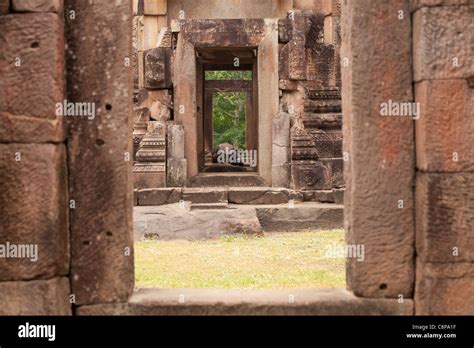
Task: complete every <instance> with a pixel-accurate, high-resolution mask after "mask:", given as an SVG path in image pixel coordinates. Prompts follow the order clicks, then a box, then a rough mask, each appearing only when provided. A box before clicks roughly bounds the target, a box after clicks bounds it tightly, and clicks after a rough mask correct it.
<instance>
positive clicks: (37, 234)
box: [0, 0, 474, 315]
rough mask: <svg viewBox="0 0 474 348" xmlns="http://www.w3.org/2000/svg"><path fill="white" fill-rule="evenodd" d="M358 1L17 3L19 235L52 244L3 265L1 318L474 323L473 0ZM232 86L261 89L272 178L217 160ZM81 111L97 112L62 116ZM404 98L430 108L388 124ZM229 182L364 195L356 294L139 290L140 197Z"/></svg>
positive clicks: (11, 60) (13, 70) (11, 56)
mask: <svg viewBox="0 0 474 348" xmlns="http://www.w3.org/2000/svg"><path fill="white" fill-rule="evenodd" d="M340 5H341V9H340V10H339V6H338V3H337V2H333V1H329V0H278V1H277V0H275V1H267V0H263V1H254V0H205V1H204V0H203V1H199V0H193V1H191V0H189V1H188V0H168V1H165V0H145V1H132V0H121V1H84V0H67V1H61V0H0V29H1V30H0V216H1V219H0V244H4V243H6V242H7V241H9V242H11V243H17V244H35V245H37V247H38V259H37V262H34V263H32V262H31V261H30V260H28V259H19V258H15V259H13V258H0V314H2V315H12V314H31V315H73V314H74V315H93V314H138V315H140V314H145V315H153V314H156V315H165V314H171V315H176V314H184V315H190V314H193V315H196V314H241V315H242V314H244V315H245V314H254V315H255V314H267V315H268V314H280V315H281V314H300V315H302V314H304V315H321V314H326V315H348V314H356V315H363V314H366V315H414V314H417V315H437V314H438V315H440V314H441V315H445V314H449V315H472V314H473V313H474V238H473V231H474V228H473V221H474V152H473V142H474V140H473V134H474V117H473V110H474V106H473V105H474V104H473V101H474V92H473V91H474V65H473V64H472V57H473V50H474V47H473V41H472V33H473V32H474V31H473V21H472V18H473V11H474V5H473V2H472V0H384V1H373V0H344V1H341V2H340ZM73 15H74V16H73ZM132 23H133V25H132ZM132 26H133V27H134V30H132ZM339 33H340V35H339ZM132 41H133V43H134V46H135V47H134V48H133V49H132V44H131V43H132ZM339 43H340V45H339ZM339 47H340V50H339ZM234 58H239V59H238V62H239V64H237V65H234V64H235V60H234ZM339 59H340V62H341V65H340V67H339V64H338V63H337V62H338V61H339ZM222 65H224V66H222ZM211 69H218V70H211ZM220 69H224V70H226V69H231V71H234V72H235V71H236V69H244V70H243V71H246V74H247V75H246V76H247V77H248V76H251V78H250V79H249V78H247V79H245V78H243V79H236V80H233V81H231V82H229V81H228V80H227V81H226V80H225V79H220V80H219V79H216V78H215V76H216V74H211V73H208V74H206V72H209V71H211V72H212V71H221V70H220ZM237 71H242V70H237ZM250 72H251V73H250ZM209 75H210V76H214V78H212V79H208V78H207V77H206V76H209ZM226 76H227V75H226ZM229 76H230V75H229ZM132 79H133V82H134V87H132ZM249 81H250V82H249ZM216 90H218V91H221V90H224V91H226V90H227V91H229V90H231V91H237V92H235V93H240V94H241V95H244V96H245V98H242V100H245V104H246V105H245V106H246V107H245V122H244V124H245V125H246V126H245V127H244V128H245V135H246V137H245V139H244V141H241V143H240V144H241V146H245V147H248V148H249V149H254V150H257V151H258V162H257V167H255V168H254V167H250V168H248V166H246V165H243V166H235V165H232V166H228V165H227V164H224V165H222V163H217V164H216V163H215V162H214V161H213V160H212V157H213V156H212V152H214V149H215V147H216V145H221V143H223V142H219V143H218V144H217V143H214V142H215V138H214V135H213V136H212V137H211V136H210V134H213V133H215V132H214V131H213V129H212V127H211V126H213V124H212V123H211V122H210V119H209V116H210V115H211V114H214V111H212V110H214V109H215V108H214V104H211V103H210V102H209V99H212V100H214V97H213V95H215V94H216V92H215V91H216ZM232 93H234V92H232ZM133 99H135V102H134V105H132V100H133ZM65 100H67V101H71V102H76V103H91V104H93V105H95V106H96V108H95V110H96V113H95V115H94V116H95V117H91V118H87V117H71V118H69V117H63V116H64V115H63V116H61V115H58V114H57V113H56V108H55V105H56V104H57V103H61V104H62V103H63V102H64V101H65ZM389 101H394V102H403V103H411V102H415V103H417V104H419V106H420V110H421V116H420V117H419V119H418V120H413V119H412V118H410V117H387V116H383V115H381V111H380V110H381V109H380V106H381V104H383V103H388V102H389ZM341 103H342V132H343V150H341V116H340V115H341ZM211 106H212V110H210V108H211ZM132 132H133V135H132ZM132 137H133V140H134V143H133V144H132ZM242 144H244V145H242ZM342 164H344V182H343V181H342V177H341V172H342ZM237 167H239V169H237ZM229 169H232V170H230V171H229ZM218 170H222V171H220V172H219V171H218ZM216 186H220V187H224V189H223V191H224V193H214V194H215V195H216V196H218V195H219V194H220V195H221V196H220V197H221V198H222V200H224V201H226V200H227V201H229V199H230V200H235V201H237V199H242V201H243V202H249V201H252V200H253V199H249V196H248V195H249V192H251V191H252V190H256V191H258V190H263V193H262V192H260V193H259V194H258V195H256V196H257V197H256V198H257V199H260V197H265V198H262V199H263V200H266V199H267V198H268V196H269V197H273V198H274V197H276V196H278V197H280V198H281V201H280V202H282V201H283V202H284V199H288V200H290V195H292V196H291V197H292V198H293V199H294V200H295V201H296V200H303V201H305V200H307V201H311V200H314V201H319V202H333V201H334V202H341V197H340V195H341V194H340V193H341V188H343V187H344V186H345V190H344V229H345V242H346V243H347V244H363V245H364V246H365V250H366V254H365V258H364V261H363V262H357V261H356V260H353V259H348V260H347V263H346V265H347V266H346V277H347V289H323V290H308V291H304V292H298V293H297V294H295V295H296V296H295V302H294V303H292V304H289V303H288V295H289V293H288V292H284V291H283V292H279V293H278V294H276V295H272V296H273V297H272V296H268V294H267V293H261V294H259V295H254V294H251V295H249V296H248V297H247V298H244V297H242V296H243V295H242V296H241V294H239V296H233V297H232V298H229V297H226V294H222V293H220V295H219V294H218V295H219V296H216V293H217V292H216V293H209V292H205V291H203V292H197V291H195V289H184V290H182V291H183V293H184V294H185V295H186V297H187V298H189V300H188V301H187V302H186V304H181V303H179V302H178V301H177V299H178V297H179V295H180V294H181V293H177V292H175V291H174V290H164V289H159V290H157V289H149V290H144V289H140V290H138V291H136V292H134V291H133V290H134V285H135V283H134V257H133V250H134V249H133V247H134V235H133V204H134V203H135V205H137V204H138V205H142V204H147V205H148V204H150V205H158V204H162V205H163V203H167V202H168V201H172V202H179V200H180V199H182V198H183V195H190V196H192V195H195V196H201V197H199V199H200V198H202V196H203V195H204V196H205V195H208V194H210V193H209V192H204V193H203V192H202V191H203V190H205V188H206V187H208V188H211V190H209V191H210V192H211V193H212V192H214V191H213V190H212V189H213V188H215V187H216ZM133 187H135V190H136V191H135V195H134V194H133ZM250 187H251V188H252V189H250ZM231 188H233V189H232V190H231ZM239 188H241V189H243V190H242V192H243V193H242V196H241V198H238V196H239V195H240V194H241V193H239V191H238V189H239ZM262 188H263V189H262ZM192 190H198V192H199V191H201V192H200V193H196V192H193V191H192ZM268 192H270V194H269V193H268ZM275 192H276V193H275ZM282 195H283V196H284V197H282ZM231 196H233V197H234V198H230V197H231ZM235 197H237V198H235ZM285 197H286V198H285ZM250 198H251V197H250ZM273 198H272V199H273ZM189 199H191V198H188V200H189ZM147 200H148V201H147ZM196 200H197V198H196ZM219 200H220V199H219ZM178 204H179V203H178ZM198 204H199V203H198ZM332 205H336V204H332ZM164 206H166V205H164ZM138 208H140V207H138ZM292 293H293V292H292ZM72 295H74V296H73V298H74V301H73V303H71V300H70V299H71V296H72ZM216 298H218V300H216Z"/></svg>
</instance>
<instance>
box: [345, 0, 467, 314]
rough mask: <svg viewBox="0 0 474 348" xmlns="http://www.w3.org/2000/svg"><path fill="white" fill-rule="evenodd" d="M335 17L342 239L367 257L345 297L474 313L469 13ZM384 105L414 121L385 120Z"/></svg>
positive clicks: (372, 11)
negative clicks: (398, 107) (408, 107)
mask: <svg viewBox="0 0 474 348" xmlns="http://www.w3.org/2000/svg"><path fill="white" fill-rule="evenodd" d="M469 3H471V5H469ZM342 13H343V21H342V31H343V45H342V52H341V62H342V87H343V93H342V96H343V115H344V151H345V153H347V162H346V168H345V178H346V184H347V191H346V195H345V219H346V240H347V242H348V243H349V244H364V245H365V249H366V260H365V262H363V263H358V262H355V261H352V260H351V261H349V262H348V267H347V277H348V285H349V288H350V289H351V290H352V291H354V293H355V294H356V295H359V296H367V297H393V298H395V297H398V298H406V297H407V296H409V297H412V296H414V299H415V312H416V314H420V315H433V314H471V315H472V314H473V313H474V300H473V299H474V293H473V289H474V267H473V253H472V250H473V249H474V245H473V242H474V238H473V236H474V235H473V221H474V196H473V192H474V190H473V188H474V186H473V185H474V174H473V166H474V157H473V151H472V149H473V144H474V136H473V134H474V129H473V127H474V123H473V121H472V120H473V116H474V114H473V112H474V111H473V110H474V108H473V103H474V93H473V83H472V79H473V75H474V69H473V65H472V61H471V60H472V54H473V49H474V44H473V41H472V32H473V30H474V23H473V21H472V18H473V14H474V5H473V4H472V2H470V1H469V0H466V1H464V0H459V1H458V0H453V1H449V0H448V1H442V0H439V1H428V0H419V1H417V0H413V1H408V0H393V1H386V2H377V3H376V2H373V1H364V0H360V1H352V2H349V1H344V2H343V10H342ZM411 19H412V23H410V21H411ZM381 27H383V28H384V30H381V29H380V28H381ZM388 101H392V102H395V103H407V102H411V101H414V102H416V104H414V107H415V108H416V107H419V112H418V113H416V114H413V113H412V114H410V115H405V116H400V115H399V116H397V115H392V116H384V115H383V114H382V112H381V107H382V103H387V102H388ZM415 110H416V109H415ZM415 154H416V163H415ZM414 187H415V189H414ZM415 279H416V281H415Z"/></svg>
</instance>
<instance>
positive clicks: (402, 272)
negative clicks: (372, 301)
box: [341, 0, 415, 298]
mask: <svg viewBox="0 0 474 348" xmlns="http://www.w3.org/2000/svg"><path fill="white" fill-rule="evenodd" d="M408 5H409V1H408V0H387V1H369V0H357V1H343V2H342V19H341V20H342V47H341V59H342V60H343V62H344V61H346V62H349V64H347V65H345V64H343V65H342V67H341V69H342V113H343V134H344V152H345V156H346V159H347V161H346V162H345V173H344V174H345V183H346V192H345V197H344V200H345V210H344V218H345V230H346V242H347V243H348V244H349V245H362V246H364V249H365V258H364V261H363V262H359V261H357V260H356V259H355V258H350V259H348V262H347V281H348V288H349V289H350V290H352V291H353V292H354V293H355V294H356V295H357V296H364V297H385V298H400V297H399V296H403V297H405V298H406V297H411V296H412V294H413V285H414V279H415V277H414V276H415V267H414V264H415V260H414V255H415V250H414V248H415V245H414V240H415V231H414V200H413V190H412V188H413V184H414V167H415V164H414V161H415V157H414V152H415V148H414V134H413V120H412V118H411V117H384V116H382V114H381V104H382V103H387V102H388V100H392V101H396V102H399V103H401V102H412V101H413V95H412V81H413V78H412V69H411V59H412V57H411V23H410V22H411V17H410V15H409V6H408ZM399 11H403V13H404V14H405V16H404V17H403V19H399V17H398V16H397V14H398V13H399Z"/></svg>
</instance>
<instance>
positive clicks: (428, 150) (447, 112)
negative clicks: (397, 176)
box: [415, 79, 474, 172]
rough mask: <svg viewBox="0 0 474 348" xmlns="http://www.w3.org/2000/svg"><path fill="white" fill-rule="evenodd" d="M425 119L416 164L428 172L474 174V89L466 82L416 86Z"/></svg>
mask: <svg viewBox="0 0 474 348" xmlns="http://www.w3.org/2000/svg"><path fill="white" fill-rule="evenodd" d="M415 92H416V101H417V102H419V103H420V110H421V112H420V113H421V116H420V119H418V120H417V121H416V122H415V127H416V162H417V163H416V164H417V167H418V168H419V169H420V170H422V171H425V172H462V171H464V172H473V171H474V147H473V146H472V143H473V134H474V89H473V88H469V86H468V83H467V81H466V80H462V79H458V80H427V81H422V82H419V83H417V84H416V87H415Z"/></svg>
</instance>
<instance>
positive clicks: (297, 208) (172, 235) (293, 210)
mask: <svg viewBox="0 0 474 348" xmlns="http://www.w3.org/2000/svg"><path fill="white" fill-rule="evenodd" d="M343 210H344V207H343V206H342V205H336V204H320V203H301V204H294V205H293V206H290V205H289V204H273V205H265V204H263V205H238V204H229V205H227V206H224V205H223V204H217V205H216V206H215V208H213V205H212V204H203V206H202V207H201V206H200V204H193V203H191V202H183V203H181V204H180V203H178V204H167V205H161V206H145V207H134V219H133V220H134V234H135V240H146V239H159V240H173V239H190V240H200V239H212V238H218V237H219V236H222V235H230V234H236V233H237V234H259V235H260V234H262V233H263V232H285V231H290V232H297V231H307V230H323V229H334V228H343Z"/></svg>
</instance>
